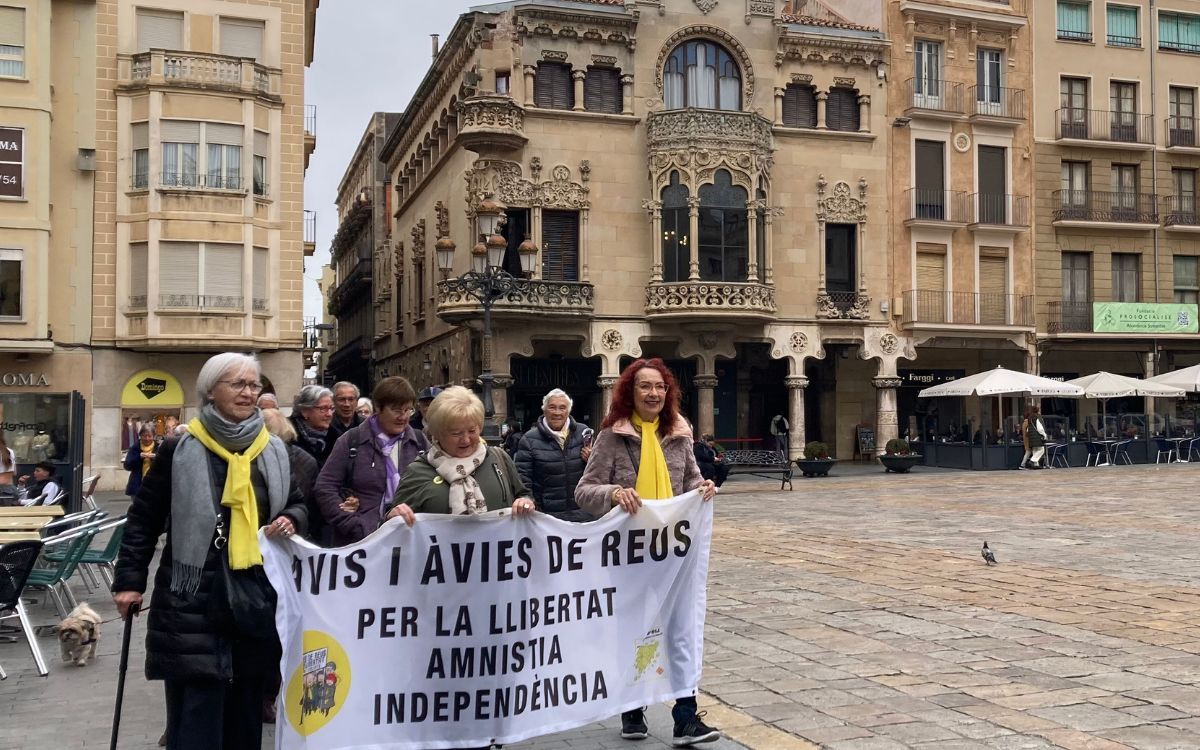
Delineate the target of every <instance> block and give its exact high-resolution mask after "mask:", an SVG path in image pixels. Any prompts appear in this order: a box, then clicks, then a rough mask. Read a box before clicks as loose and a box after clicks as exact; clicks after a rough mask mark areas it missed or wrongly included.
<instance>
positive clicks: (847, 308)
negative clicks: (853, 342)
mask: <svg viewBox="0 0 1200 750" xmlns="http://www.w3.org/2000/svg"><path fill="white" fill-rule="evenodd" d="M870 305H871V298H870V296H868V295H866V294H858V293H856V292H830V293H828V294H818V295H817V317H818V318H826V319H830V320H867V319H869V318H870V317H871V309H870Z"/></svg>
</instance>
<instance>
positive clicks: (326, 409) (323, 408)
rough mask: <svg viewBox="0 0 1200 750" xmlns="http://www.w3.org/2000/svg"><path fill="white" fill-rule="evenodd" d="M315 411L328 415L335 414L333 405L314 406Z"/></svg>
mask: <svg viewBox="0 0 1200 750" xmlns="http://www.w3.org/2000/svg"><path fill="white" fill-rule="evenodd" d="M313 410H314V411H323V412H325V413H326V414H328V413H331V412H333V406H332V405H330V406H314V407H313Z"/></svg>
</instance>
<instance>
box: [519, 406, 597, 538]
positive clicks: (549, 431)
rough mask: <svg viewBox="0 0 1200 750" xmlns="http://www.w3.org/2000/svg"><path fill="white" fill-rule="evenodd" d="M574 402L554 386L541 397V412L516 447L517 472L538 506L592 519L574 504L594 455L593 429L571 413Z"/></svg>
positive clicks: (580, 519)
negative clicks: (577, 420) (581, 481)
mask: <svg viewBox="0 0 1200 750" xmlns="http://www.w3.org/2000/svg"><path fill="white" fill-rule="evenodd" d="M572 405H573V402H572V401H571V397H570V396H568V395H567V393H566V391H564V390H562V389H561V388H555V389H554V390H552V391H550V392H549V393H547V394H546V395H545V396H543V397H542V416H541V418H540V419H538V420H537V422H536V423H535V424H534V426H533V427H531V428H529V429H528V430H527V431H526V432H525V434H524V435H521V436H519V437H520V440H519V441H518V443H517V449H516V456H515V460H516V464H517V472H518V473H519V474H520V475H521V481H522V482H524V483H525V486H526V487H529V488H530V489H531V490H532V492H533V499H534V500H535V501H536V502H537V506H538V510H540V511H542V512H543V513H549V514H550V515H552V516H555V517H557V518H561V519H563V520H564V521H575V522H586V521H591V520H592V516H591V514H589V513H585V512H584V511H582V510H580V509H579V506H578V505H576V504H575V486H576V485H578V484H579V478H580V477H581V476H583V469H584V467H585V466H586V465H587V461H588V457H590V456H591V455H592V429H591V428H590V427H588V426H587V425H585V424H580V423H579V422H576V421H575V420H574V419H573V418H572V417H571V407H572Z"/></svg>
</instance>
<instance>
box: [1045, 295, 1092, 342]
mask: <svg viewBox="0 0 1200 750" xmlns="http://www.w3.org/2000/svg"><path fill="white" fill-rule="evenodd" d="M1093 330H1094V329H1093V326H1092V303H1091V301H1090V300H1089V301H1087V302H1070V301H1061V302H1047V303H1046V331H1047V332H1048V333H1052V334H1057V333H1092V332H1093Z"/></svg>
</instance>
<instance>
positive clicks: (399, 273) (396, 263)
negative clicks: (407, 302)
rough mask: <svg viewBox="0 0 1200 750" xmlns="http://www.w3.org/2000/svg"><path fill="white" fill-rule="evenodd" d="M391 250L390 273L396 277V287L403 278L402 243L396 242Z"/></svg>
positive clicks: (400, 241)
mask: <svg viewBox="0 0 1200 750" xmlns="http://www.w3.org/2000/svg"><path fill="white" fill-rule="evenodd" d="M392 248H393V249H392V273H394V274H395V275H396V286H400V281H401V280H402V279H403V278H404V241H403V240H396V243H395V244H394V245H393V246H392Z"/></svg>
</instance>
